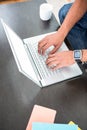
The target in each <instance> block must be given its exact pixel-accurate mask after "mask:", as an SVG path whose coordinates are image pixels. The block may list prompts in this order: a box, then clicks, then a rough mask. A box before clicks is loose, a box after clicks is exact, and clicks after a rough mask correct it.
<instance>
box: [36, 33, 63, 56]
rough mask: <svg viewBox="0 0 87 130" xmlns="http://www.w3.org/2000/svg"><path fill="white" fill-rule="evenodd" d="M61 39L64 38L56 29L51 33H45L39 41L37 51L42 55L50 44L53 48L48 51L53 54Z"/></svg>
mask: <svg viewBox="0 0 87 130" xmlns="http://www.w3.org/2000/svg"><path fill="white" fill-rule="evenodd" d="M63 40H64V39H63V37H62V35H61V33H59V32H58V31H57V32H55V33H53V34H50V35H47V36H46V37H45V38H43V39H42V40H41V41H39V43H38V52H39V53H40V54H42V55H43V54H44V53H45V51H46V50H47V49H48V48H49V47H50V46H54V49H53V50H52V51H51V52H50V54H53V53H55V52H56V51H57V50H58V48H59V47H60V46H61V44H62V42H63Z"/></svg>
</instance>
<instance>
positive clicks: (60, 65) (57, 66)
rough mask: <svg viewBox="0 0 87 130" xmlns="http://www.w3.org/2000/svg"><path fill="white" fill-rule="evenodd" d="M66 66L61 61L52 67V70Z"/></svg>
mask: <svg viewBox="0 0 87 130" xmlns="http://www.w3.org/2000/svg"><path fill="white" fill-rule="evenodd" d="M63 67H64V66H63V65H62V64H61V63H60V64H57V65H56V66H55V67H54V68H52V70H57V69H61V68H63Z"/></svg>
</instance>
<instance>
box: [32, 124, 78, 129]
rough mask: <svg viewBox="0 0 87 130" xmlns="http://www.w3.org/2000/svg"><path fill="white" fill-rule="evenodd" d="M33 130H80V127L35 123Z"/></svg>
mask: <svg viewBox="0 0 87 130" xmlns="http://www.w3.org/2000/svg"><path fill="white" fill-rule="evenodd" d="M32 130H78V125H68V124H52V123H38V122H35V123H33V124H32Z"/></svg>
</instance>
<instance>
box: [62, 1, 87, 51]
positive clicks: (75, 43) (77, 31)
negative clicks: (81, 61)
mask: <svg viewBox="0 0 87 130" xmlns="http://www.w3.org/2000/svg"><path fill="white" fill-rule="evenodd" d="M71 6H72V3H70V4H66V5H64V6H63V7H62V8H61V9H60V11H59V20H60V23H61V24H62V22H63V20H64V18H65V17H66V14H67V12H68V11H69V9H70V7H71ZM66 38H67V40H68V41H69V43H70V45H71V47H72V48H73V49H87V13H85V14H84V16H83V17H82V18H81V19H80V20H79V21H78V22H77V23H76V24H75V26H74V27H73V28H72V29H71V30H70V32H69V33H68V35H67V37H66Z"/></svg>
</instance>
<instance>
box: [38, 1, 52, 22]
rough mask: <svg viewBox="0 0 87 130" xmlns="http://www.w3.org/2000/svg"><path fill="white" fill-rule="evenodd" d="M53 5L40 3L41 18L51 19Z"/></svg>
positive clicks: (44, 19)
mask: <svg viewBox="0 0 87 130" xmlns="http://www.w3.org/2000/svg"><path fill="white" fill-rule="evenodd" d="M52 10H53V7H52V5H51V4H48V3H43V4H41V5H40V12H39V13H40V18H41V20H43V21H47V20H49V19H51V16H52Z"/></svg>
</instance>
